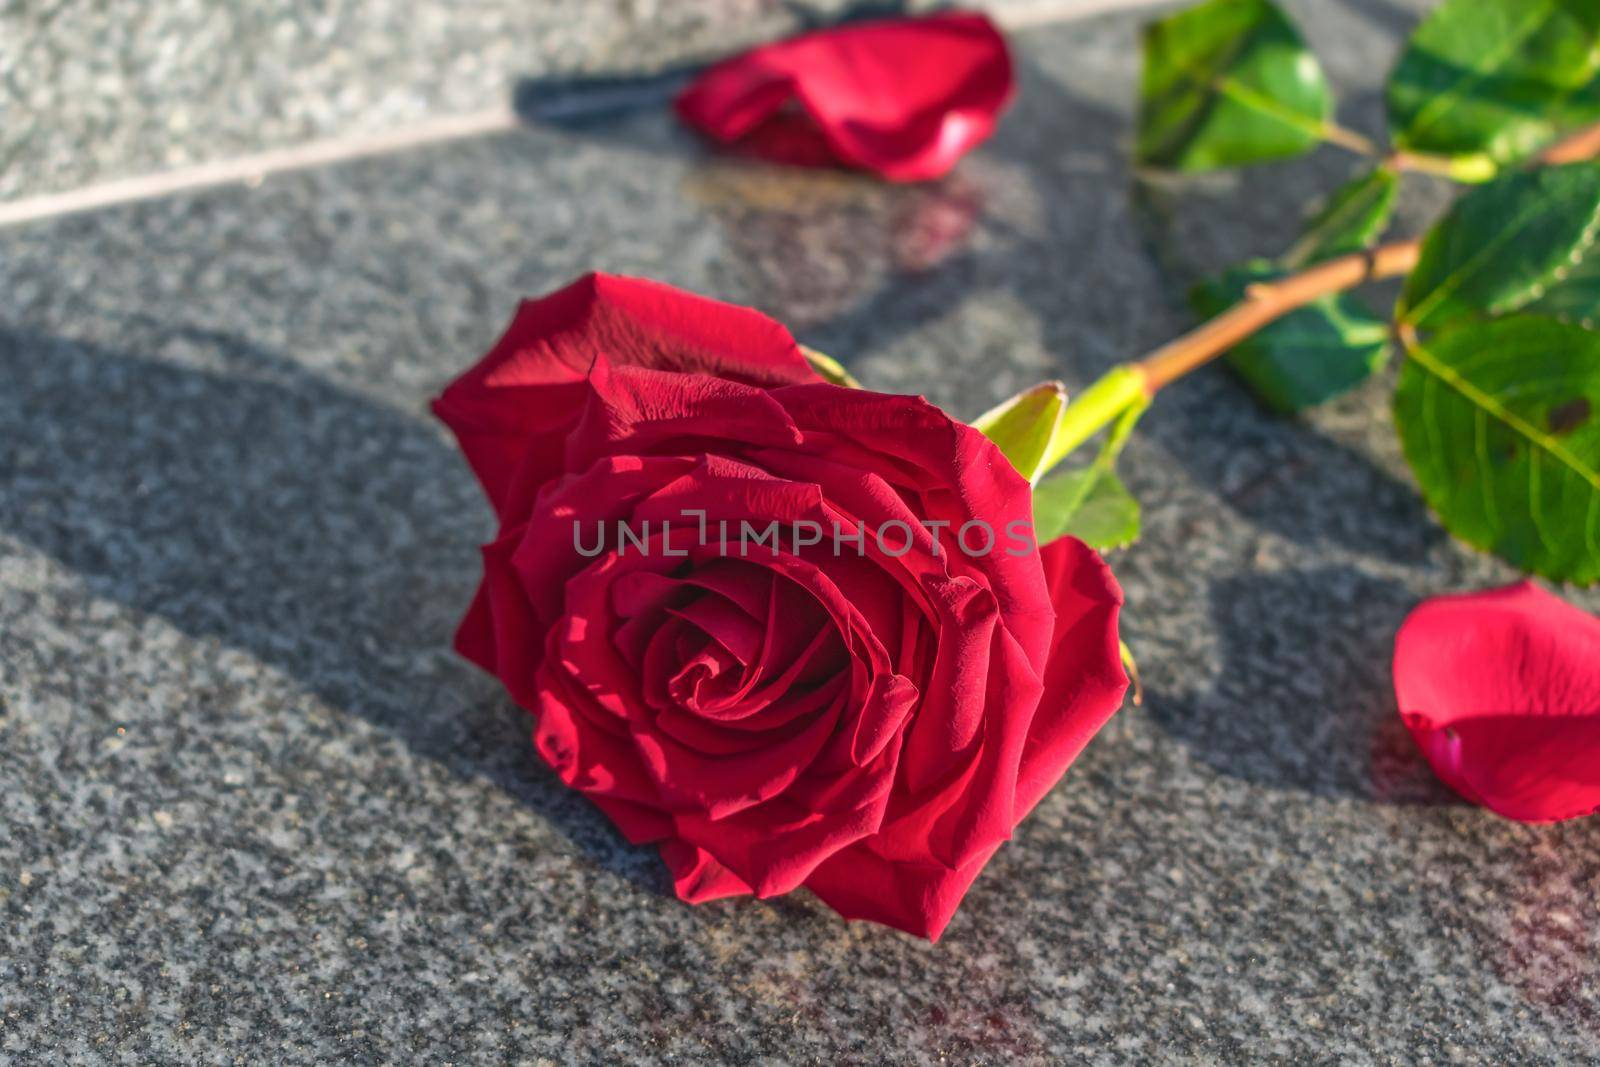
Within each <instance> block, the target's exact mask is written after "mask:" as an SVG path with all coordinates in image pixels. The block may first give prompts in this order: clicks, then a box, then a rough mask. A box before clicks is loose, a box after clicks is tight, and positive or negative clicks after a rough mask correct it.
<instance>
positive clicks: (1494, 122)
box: [1388, 0, 1600, 163]
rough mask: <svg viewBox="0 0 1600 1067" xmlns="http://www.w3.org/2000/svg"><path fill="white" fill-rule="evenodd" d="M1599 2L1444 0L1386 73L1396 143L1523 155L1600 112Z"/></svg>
mask: <svg viewBox="0 0 1600 1067" xmlns="http://www.w3.org/2000/svg"><path fill="white" fill-rule="evenodd" d="M1597 76H1600V4H1596V3H1595V2H1594V0H1445V2H1444V3H1443V4H1441V5H1439V7H1437V8H1435V9H1434V11H1433V13H1432V14H1431V15H1429V16H1428V18H1427V19H1426V20H1425V21H1424V22H1423V23H1422V25H1421V26H1419V27H1418V28H1417V31H1416V33H1414V34H1413V35H1412V37H1411V41H1410V43H1409V44H1408V45H1407V47H1406V50H1405V52H1404V53H1403V54H1402V55H1401V57H1400V61H1399V63H1398V64H1396V65H1395V68H1394V71H1393V73H1392V74H1390V76H1389V92H1388V96H1389V125H1390V128H1391V129H1393V130H1394V143H1395V145H1396V146H1397V147H1400V148H1403V149H1407V150H1410V151H1416V152H1427V153H1432V154H1437V155H1446V156H1469V155H1482V156H1486V157H1488V158H1489V159H1491V160H1493V161H1495V162H1498V163H1507V162H1512V161H1515V160H1519V159H1522V158H1524V157H1526V156H1528V155H1530V154H1531V153H1533V152H1535V151H1537V150H1538V149H1539V148H1540V147H1542V146H1543V145H1545V144H1546V143H1548V142H1549V141H1551V140H1552V139H1553V138H1554V137H1555V136H1556V135H1557V134H1559V133H1560V132H1562V131H1563V130H1567V129H1571V128H1574V127H1576V126H1580V125H1582V124H1584V123H1587V122H1591V121H1594V120H1595V119H1600V84H1597V83H1596V77H1597Z"/></svg>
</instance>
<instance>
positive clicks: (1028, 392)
mask: <svg viewBox="0 0 1600 1067" xmlns="http://www.w3.org/2000/svg"><path fill="white" fill-rule="evenodd" d="M1066 408H1067V388H1066V386H1064V385H1062V384H1061V383H1060V382H1045V383H1043V384H1042V385H1036V386H1034V387H1033V388H1031V389H1025V390H1023V391H1022V392H1020V393H1018V394H1017V395H1016V396H1014V397H1012V398H1011V399H1009V400H1005V401H1002V402H1001V403H1000V404H999V405H997V406H995V407H993V408H991V409H990V410H988V411H986V412H984V413H983V414H982V415H979V416H978V417H977V418H976V419H974V420H972V426H973V428H974V429H976V430H977V431H978V432H979V433H981V434H983V435H984V436H985V437H987V438H988V439H989V440H991V441H993V442H994V443H995V444H996V445H999V446H1000V451H1001V452H1003V453H1005V457H1006V458H1007V459H1009V460H1010V461H1011V465H1012V466H1013V467H1015V468H1016V469H1017V473H1019V474H1021V475H1022V476H1023V477H1024V478H1026V479H1028V482H1029V483H1030V484H1036V483H1037V482H1038V481H1039V479H1040V478H1041V477H1042V476H1043V475H1044V472H1045V470H1046V466H1045V459H1046V457H1047V456H1049V454H1050V452H1051V448H1052V446H1053V445H1054V444H1055V441H1056V435H1057V434H1058V433H1059V432H1060V429H1061V415H1062V413H1063V412H1064V411H1065V410H1066Z"/></svg>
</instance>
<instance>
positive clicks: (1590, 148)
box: [1130, 123, 1600, 396]
mask: <svg viewBox="0 0 1600 1067" xmlns="http://www.w3.org/2000/svg"><path fill="white" fill-rule="evenodd" d="M1596 155H1600V123H1595V124H1594V125H1592V126H1586V127H1584V128H1583V129H1581V130H1578V131H1577V132H1576V133H1573V134H1571V135H1569V136H1567V137H1565V138H1563V139H1561V140H1560V141H1557V142H1556V143H1555V144H1553V145H1551V146H1550V147H1549V148H1546V149H1545V150H1544V151H1543V152H1541V153H1539V156H1538V159H1537V162H1539V163H1543V164H1561V163H1577V162H1580V161H1582V160H1585V159H1591V158H1593V157H1594V156H1596ZM1421 249H1422V242H1421V240H1420V239H1416V238H1413V239H1412V240H1409V241H1399V242H1396V243H1394V244H1387V245H1380V246H1379V247H1377V248H1374V249H1371V250H1370V251H1366V252H1352V253H1350V254H1349V255H1345V256H1339V257H1338V258H1336V259H1330V260H1328V261H1327V262H1326V263H1319V264H1317V265H1316V266H1315V267H1312V268H1310V269H1309V270H1305V271H1302V272H1300V273H1299V274H1293V275H1290V276H1289V277H1286V278H1280V279H1278V280H1276V281H1271V282H1260V283H1257V284H1255V285H1252V286H1251V287H1250V288H1249V289H1248V290H1246V291H1245V298H1244V299H1243V300H1241V301H1240V302H1239V303H1237V304H1235V305H1234V306H1233V307H1231V308H1229V309H1228V310H1227V311H1224V312H1223V313H1222V314H1221V315H1218V316H1217V317H1216V318H1213V319H1210V320H1208V321H1206V322H1204V323H1202V324H1201V325H1199V326H1197V327H1196V328H1195V329H1193V330H1190V331H1189V332H1188V333H1186V334H1184V335H1183V336H1182V337H1179V338H1177V339H1176V340H1173V341H1169V342H1167V343H1166V344H1164V345H1162V346H1161V347H1160V348H1158V349H1156V350H1155V351H1153V352H1151V353H1150V354H1149V355H1147V356H1145V357H1144V358H1143V359H1140V360H1138V361H1137V362H1135V363H1133V364H1131V365H1130V368H1131V369H1132V370H1133V371H1135V372H1137V373H1138V374H1139V375H1140V376H1141V377H1142V378H1143V380H1144V392H1145V395H1146V396H1154V395H1155V393H1156V392H1157V391H1158V390H1159V389H1161V388H1162V387H1164V386H1167V385H1170V384H1171V383H1172V382H1174V381H1176V380H1177V379H1179V378H1181V377H1183V376H1184V375H1185V374H1188V373H1189V372H1190V371H1192V370H1195V369H1197V368H1199V367H1203V366H1205V365H1206V364H1207V363H1210V362H1211V361H1212V360H1214V359H1216V358H1217V357H1218V356H1220V355H1222V354H1223V353H1224V352H1226V351H1227V350H1228V349H1230V348H1232V347H1233V346H1234V345H1236V344H1238V343H1239V342H1240V341H1242V340H1244V339H1245V338H1246V337H1249V336H1250V335H1251V334H1253V333H1255V332H1256V331H1257V330H1259V329H1261V328H1262V327H1263V326H1265V325H1267V324H1268V323H1270V322H1273V321H1275V320H1276V319H1279V318H1282V317H1283V316H1284V315H1287V314H1288V313H1289V312H1291V311H1293V310H1295V309H1296V308H1299V307H1304V306H1305V305H1306V304H1309V303H1311V302H1312V301H1313V300H1316V299H1318V298H1320V297H1324V296H1328V295H1330V294H1332V293H1338V292H1342V291H1344V290H1346V289H1353V288H1355V287H1356V286H1358V285H1362V284H1365V283H1366V282H1370V281H1376V280H1377V279H1379V278H1392V277H1394V276H1396V275H1399V274H1405V273H1407V272H1408V271H1410V270H1411V268H1412V267H1414V266H1416V263H1417V256H1418V254H1419V253H1420V252H1421Z"/></svg>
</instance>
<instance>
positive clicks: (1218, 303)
mask: <svg viewBox="0 0 1600 1067" xmlns="http://www.w3.org/2000/svg"><path fill="white" fill-rule="evenodd" d="M1282 275H1283V271H1282V270H1280V269H1279V268H1278V267H1276V266H1274V265H1273V264H1271V263H1268V262H1266V261H1264V260H1254V261H1252V262H1250V263H1247V264H1245V265H1244V266H1242V267H1235V268H1234V269H1233V270H1231V271H1229V272H1228V273H1227V274H1225V275H1223V276H1222V278H1220V279H1217V280H1215V281H1210V282H1203V283H1201V284H1200V285H1198V286H1196V287H1195V288H1194V291H1193V292H1191V293H1190V294H1189V301H1190V303H1191V304H1192V305H1193V307H1194V309H1195V311H1196V312H1197V313H1198V314H1200V315H1203V316H1206V317H1208V318H1209V317H1210V316H1213V315H1217V314H1220V313H1221V312H1223V311H1225V310H1227V309H1228V308H1230V307H1232V306H1233V305H1234V304H1236V303H1238V302H1239V301H1240V300H1241V299H1243V298H1244V296H1245V292H1246V290H1247V289H1248V288H1249V287H1250V285H1252V284H1254V283H1256V282H1263V281H1270V280H1272V279H1274V278H1278V277H1282ZM1388 354H1389V326H1388V324H1387V323H1386V322H1384V321H1383V320H1382V319H1380V318H1378V317H1377V316H1375V315H1373V314H1372V313H1371V312H1370V311H1368V310H1367V309H1366V308H1365V307H1363V306H1362V305H1361V302H1360V301H1359V300H1357V299H1356V298H1355V297H1353V296H1350V295H1349V294H1347V293H1346V294H1339V295H1335V296H1326V297H1323V298H1322V299H1320V300H1317V301H1315V302H1313V303H1310V304H1307V305H1306V306H1305V307H1302V308H1297V309H1296V310H1294V311H1291V312H1290V313H1289V314H1287V315H1285V316H1283V317H1282V318H1280V319H1278V320H1277V321H1276V322H1272V323H1269V324H1267V325H1266V326H1263V327H1262V328H1261V329H1259V330H1257V331H1256V332H1255V333H1254V334H1252V335H1251V336H1250V337H1248V338H1246V339H1245V340H1243V341H1241V342H1239V343H1238V344H1237V345H1235V346H1234V347H1233V348H1232V349H1231V350H1229V352H1228V354H1227V356H1226V359H1227V361H1228V365H1229V366H1230V367H1232V368H1233V370H1234V371H1235V372H1236V373H1237V374H1238V375H1239V377H1241V378H1243V379H1244V382H1245V384H1246V385H1248V386H1249V387H1250V390H1251V392H1253V393H1255V394H1256V396H1257V397H1259V398H1260V399H1261V401H1262V402H1263V403H1265V404H1266V405H1267V406H1268V407H1270V408H1272V409H1273V410H1274V411H1280V412H1284V413H1286V414H1292V413H1294V412H1296V411H1301V410H1304V409H1305V408H1309V407H1313V406H1315V405H1317V404H1320V403H1322V402H1323V401H1325V400H1329V399H1332V398H1333V397H1335V396H1338V395H1339V394H1340V393H1343V392H1346V391H1348V390H1350V389H1353V388H1354V387H1355V386H1357V385H1359V384H1361V382H1363V381H1365V380H1366V378H1367V377H1368V376H1369V375H1371V374H1372V372H1373V371H1375V370H1377V369H1378V368H1379V367H1381V366H1383V363H1384V360H1385V359H1386V358H1387V357H1388Z"/></svg>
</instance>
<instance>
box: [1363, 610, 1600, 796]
mask: <svg viewBox="0 0 1600 1067" xmlns="http://www.w3.org/2000/svg"><path fill="white" fill-rule="evenodd" d="M1394 688H1395V697H1396V699H1397V700H1398V702H1399V705H1400V714H1401V717H1402V718H1403V719H1404V720H1405V724H1406V726H1407V728H1408V729H1410V731H1411V736H1412V737H1414V738H1415V739H1416V742H1417V744H1418V746H1420V747H1421V749H1422V752H1423V754H1424V755H1425V756H1426V757H1427V759H1428V762H1429V763H1430V764H1432V765H1433V769H1434V773H1436V774H1438V776H1439V777H1440V778H1441V779H1442V780H1443V781H1444V782H1445V783H1446V784H1447V785H1449V786H1450V787H1451V788H1452V789H1455V790H1456V791H1457V792H1459V793H1460V794H1461V795H1462V796H1465V797H1466V798H1467V799H1468V800H1471V801H1473V802H1474V803H1477V804H1482V805H1484V806H1486V807H1488V808H1490V809H1491V810H1493V811H1495V812H1498V813H1499V814H1501V815H1504V816H1505V817H1507V818H1509V819H1518V820H1522V821H1525V822H1547V821H1553V820H1557V819H1570V818H1575V817H1577V816H1580V815H1591V814H1594V813H1595V812H1596V811H1600V619H1596V618H1594V617H1593V616H1591V615H1589V614H1587V613H1585V612H1583V611H1580V610H1579V609H1577V608H1575V607H1572V606H1571V605H1570V604H1567V603H1564V602H1563V601H1561V600H1560V599H1558V598H1557V597H1555V596H1552V595H1551V594H1549V593H1547V592H1545V591H1544V590H1542V589H1540V588H1539V587H1538V586H1536V585H1534V584H1533V583H1531V582H1519V583H1517V584H1515V585H1511V586H1507V587H1505V588H1503V589H1492V590H1489V591H1487V592H1483V593H1468V594H1464V595H1458V596H1443V597H1435V598H1433V599H1432V600H1428V601H1425V602H1424V603H1423V604H1422V605H1421V606H1419V607H1418V608H1416V609H1415V610H1414V611H1412V613H1411V614H1410V615H1409V616H1408V617H1407V618H1406V621H1405V624H1404V625H1403V626H1401V628H1400V633H1399V634H1398V635H1397V636H1396V637H1395V645H1394Z"/></svg>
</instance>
